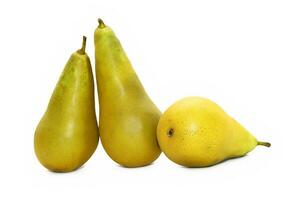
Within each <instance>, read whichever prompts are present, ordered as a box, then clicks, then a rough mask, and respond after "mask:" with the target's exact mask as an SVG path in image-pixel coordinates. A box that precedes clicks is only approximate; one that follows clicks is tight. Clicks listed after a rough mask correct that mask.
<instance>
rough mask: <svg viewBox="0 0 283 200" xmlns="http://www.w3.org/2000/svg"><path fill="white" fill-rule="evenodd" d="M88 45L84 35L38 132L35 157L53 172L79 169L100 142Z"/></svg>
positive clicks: (59, 83) (57, 86) (61, 78)
mask: <svg viewBox="0 0 283 200" xmlns="http://www.w3.org/2000/svg"><path fill="white" fill-rule="evenodd" d="M85 46H86V37H83V45H82V48H81V49H79V50H78V51H76V52H75V53H73V54H72V55H71V57H70V59H69V60H68V62H67V64H66V66H65V68H64V71H63V73H62V74H61V77H60V79H59V81H58V83H57V85H56V88H55V90H54V91H53V94H52V97H51V99H50V102H49V105H48V108H47V110H46V112H45V114H44V115H43V117H42V119H41V120H40V122H39V124H38V126H37V128H36V131H35V136H34V149H35V153H36V156H37V158H38V160H39V161H40V163H41V164H42V165H43V166H45V167H46V168H48V169H49V170H51V171H56V172H69V171H73V170H75V169H77V168H78V167H80V166H81V165H83V164H84V163H85V162H86V161H87V160H88V159H89V158H90V156H91V155H92V154H93V152H94V151H95V149H96V147H97V144H98V136H99V134H98V127H97V121H96V116H95V104H94V81H93V74H92V69H91V64H90V60H89V57H88V55H87V54H86V52H85Z"/></svg>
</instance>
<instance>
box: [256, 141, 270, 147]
mask: <svg viewBox="0 0 283 200" xmlns="http://www.w3.org/2000/svg"><path fill="white" fill-rule="evenodd" d="M257 145H262V146H266V147H270V146H271V144H270V143H269V142H260V141H258V142H257Z"/></svg>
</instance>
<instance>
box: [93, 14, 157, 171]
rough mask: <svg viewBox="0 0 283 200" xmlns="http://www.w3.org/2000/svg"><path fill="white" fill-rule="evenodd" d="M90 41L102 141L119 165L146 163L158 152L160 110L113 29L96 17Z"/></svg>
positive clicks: (152, 159)
mask: <svg viewBox="0 0 283 200" xmlns="http://www.w3.org/2000/svg"><path fill="white" fill-rule="evenodd" d="M94 42H95V61H96V81H97V86H98V96H99V106H100V109H99V110H100V116H99V130H100V137H101V142H102V145H103V147H104V149H105V151H106V152H107V154H108V155H109V156H110V157H111V158H112V159H113V160H114V161H116V162H117V163H119V164H120V165H122V166H125V167H140V166H145V165H148V164H150V163H152V162H153V161H154V160H155V159H157V158H158V156H159V155H160V149H159V147H158V143H157V139H156V127H157V123H158V120H159V118H160V115H161V113H160V111H159V110H158V108H157V107H156V106H155V105H154V104H153V102H152V101H151V100H150V98H149V97H148V95H147V94H146V92H145V90H144V88H143V86H142V84H141V82H140V81H139V79H138V77H137V75H136V73H135V71H134V70H133V68H132V65H131V63H130V61H129V59H128V57H127V55H126V54H125V52H124V50H123V48H122V46H121V44H120V42H119V40H118V39H117V37H116V36H115V34H114V32H113V31H112V30H111V29H110V28H109V27H108V26H105V24H104V23H103V22H102V20H100V19H99V26H98V28H97V29H96V31H95V33H94Z"/></svg>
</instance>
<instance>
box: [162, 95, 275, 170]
mask: <svg viewBox="0 0 283 200" xmlns="http://www.w3.org/2000/svg"><path fill="white" fill-rule="evenodd" d="M157 138H158V143H159V145H160V148H161V150H162V151H163V152H164V153H165V155H166V156H167V157H168V158H169V159H170V160H172V161H173V162H175V163H177V164H180V165H183V166H187V167H206V166H211V165H214V164H217V163H219V162H221V161H223V160H227V159H229V158H235V157H240V156H244V155H245V154H247V153H248V152H250V151H251V150H253V149H254V148H255V147H256V146H257V145H264V146H267V147H269V146H270V143H267V142H259V141H257V139H256V138H255V137H254V136H253V135H251V134H250V133H249V132H248V131H247V130H246V129H245V128H244V127H243V126H241V125H240V124H239V123H238V122H236V121H235V120H234V119H233V118H231V117H230V116H229V115H227V114H226V113H225V112H224V111H223V110H222V109H221V108H220V107H219V106H218V105H217V104H215V103H214V102H212V101H210V100H209V99H205V98H201V97H187V98H184V99H181V100H179V101H177V102H176V103H174V104H173V105H172V106H170V107H169V108H168V109H167V110H166V111H165V112H164V114H163V115H162V116H161V118H160V121H159V123H158V128H157Z"/></svg>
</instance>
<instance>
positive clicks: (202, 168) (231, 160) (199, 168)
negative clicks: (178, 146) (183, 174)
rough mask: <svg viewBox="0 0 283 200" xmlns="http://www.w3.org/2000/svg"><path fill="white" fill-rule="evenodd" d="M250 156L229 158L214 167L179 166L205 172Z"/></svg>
mask: <svg viewBox="0 0 283 200" xmlns="http://www.w3.org/2000/svg"><path fill="white" fill-rule="evenodd" d="M247 156H248V155H243V156H238V157H233V158H229V159H227V160H223V161H220V162H218V163H215V164H213V165H209V166H205V167H185V166H182V165H179V166H180V167H181V168H184V169H192V170H204V169H210V168H213V167H216V166H222V165H224V164H227V163H230V162H235V161H236V160H237V159H238V158H243V157H247Z"/></svg>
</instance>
